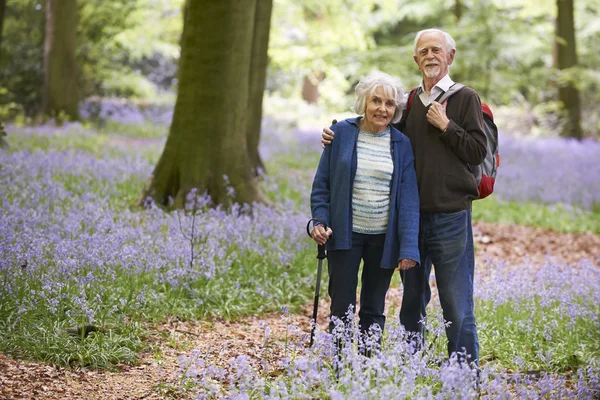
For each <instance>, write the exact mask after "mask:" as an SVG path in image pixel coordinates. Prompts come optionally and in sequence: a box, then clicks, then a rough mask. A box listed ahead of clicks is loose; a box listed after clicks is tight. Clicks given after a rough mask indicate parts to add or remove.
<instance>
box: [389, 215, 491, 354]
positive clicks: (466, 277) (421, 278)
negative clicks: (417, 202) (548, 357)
mask: <svg viewBox="0 0 600 400" xmlns="http://www.w3.org/2000/svg"><path fill="white" fill-rule="evenodd" d="M419 250H420V252H421V266H420V267H416V268H412V269H409V270H408V271H406V272H405V273H404V272H403V273H401V277H402V282H403V285H404V295H403V299H402V308H401V309H400V322H401V323H402V325H404V327H405V329H406V330H407V331H409V332H413V333H420V334H421V339H422V340H424V325H423V323H422V320H423V319H424V318H425V316H426V315H427V313H426V310H425V309H426V307H427V304H429V301H430V300H431V288H430V287H429V275H430V273H431V266H432V264H433V265H434V266H435V279H436V283H437V288H438V293H439V295H440V303H441V305H442V311H443V316H444V320H445V321H447V322H450V326H449V327H447V328H446V337H447V338H448V354H449V355H452V353H456V352H464V351H466V353H467V354H468V355H470V358H469V360H468V362H469V363H471V362H475V364H477V363H478V362H479V339H478V338H477V326H476V324H475V314H474V310H473V308H474V307H473V275H474V269H475V251H474V248H473V227H472V224H471V210H463V211H459V212H455V213H427V212H421V222H420V226H419ZM422 343H423V342H421V344H422Z"/></svg>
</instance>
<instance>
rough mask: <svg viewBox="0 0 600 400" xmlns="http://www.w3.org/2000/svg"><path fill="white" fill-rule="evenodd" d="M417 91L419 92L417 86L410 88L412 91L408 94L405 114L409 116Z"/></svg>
mask: <svg viewBox="0 0 600 400" xmlns="http://www.w3.org/2000/svg"><path fill="white" fill-rule="evenodd" d="M415 93H417V88H416V87H414V88H412V89H410V93H409V94H408V100H407V101H406V111H405V113H404V114H405V116H408V112H409V111H410V106H411V105H412V102H413V98H414V97H415Z"/></svg>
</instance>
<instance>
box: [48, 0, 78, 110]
mask: <svg viewBox="0 0 600 400" xmlns="http://www.w3.org/2000/svg"><path fill="white" fill-rule="evenodd" d="M76 38H77V1H76V0H47V2H46V39H45V43H44V74H45V76H44V78H45V82H44V92H43V95H42V110H43V113H44V114H46V115H49V116H52V117H57V118H60V117H61V116H62V115H63V114H64V115H66V116H67V117H68V118H69V119H70V120H77V119H79V95H78V90H77V74H76V70H77V61H76V58H75V50H76Z"/></svg>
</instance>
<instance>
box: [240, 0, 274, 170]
mask: <svg viewBox="0 0 600 400" xmlns="http://www.w3.org/2000/svg"><path fill="white" fill-rule="evenodd" d="M272 9H273V1H272V0H257V1H256V13H255V16H254V34H253V36H252V54H251V60H250V76H249V89H248V111H247V113H248V115H247V128H246V140H247V144H248V157H249V158H250V166H251V167H252V169H253V171H254V172H255V173H257V172H258V170H262V171H264V170H265V166H264V164H263V162H262V160H261V158H260V154H259V153H258V144H259V141H260V127H261V122H262V102H263V93H264V91H265V80H266V78H267V66H268V63H269V58H268V55H267V50H268V48H269V30H270V27H271V11H272Z"/></svg>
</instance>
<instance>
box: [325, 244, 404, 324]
mask: <svg viewBox="0 0 600 400" xmlns="http://www.w3.org/2000/svg"><path fill="white" fill-rule="evenodd" d="M384 241H385V234H381V235H364V234H361V233H356V232H352V248H350V249H349V250H336V251H329V252H327V260H328V262H327V266H328V269H329V297H331V308H330V311H331V316H332V317H337V318H340V319H342V320H345V319H346V318H345V316H346V313H347V312H348V307H349V306H353V308H354V309H356V288H357V285H358V269H359V267H360V261H361V259H362V260H363V261H364V265H363V270H362V275H361V283H362V289H361V291H360V310H359V312H358V318H359V325H360V330H361V332H363V333H365V332H368V330H369V327H370V326H371V325H373V324H377V325H379V328H380V329H381V332H383V328H384V326H385V315H383V311H384V308H385V295H386V293H387V290H388V288H389V286H390V281H391V279H392V275H393V274H394V269H383V268H381V267H380V265H381V257H382V255H383V242H384ZM333 327H334V324H333V322H330V323H329V331H330V332H331V331H332V330H333Z"/></svg>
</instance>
